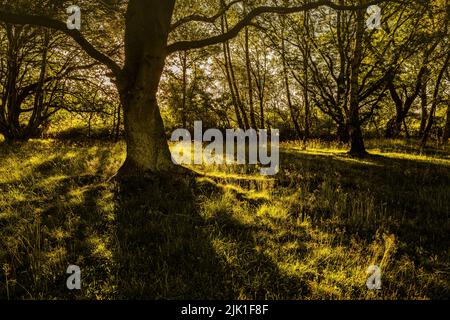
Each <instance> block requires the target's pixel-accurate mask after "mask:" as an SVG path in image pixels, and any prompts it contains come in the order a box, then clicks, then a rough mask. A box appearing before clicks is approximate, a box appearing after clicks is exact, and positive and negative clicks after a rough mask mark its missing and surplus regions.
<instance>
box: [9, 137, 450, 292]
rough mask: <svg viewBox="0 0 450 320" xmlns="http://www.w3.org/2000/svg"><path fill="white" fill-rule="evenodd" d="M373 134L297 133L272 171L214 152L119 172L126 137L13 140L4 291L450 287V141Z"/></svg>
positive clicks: (419, 289) (401, 289)
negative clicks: (218, 162) (331, 139)
mask: <svg viewBox="0 0 450 320" xmlns="http://www.w3.org/2000/svg"><path fill="white" fill-rule="evenodd" d="M368 146H369V148H370V152H371V154H372V156H370V157H367V158H365V159H362V160H359V159H354V158H351V157H349V156H347V155H346V154H345V150H346V147H345V146H342V145H338V144H330V143H328V144H325V143H322V142H319V141H312V142H310V144H309V145H308V146H307V148H306V150H304V149H303V148H302V146H301V145H300V144H296V143H284V144H283V145H282V153H281V172H280V173H279V174H278V175H277V176H275V177H274V178H262V177H261V176H260V175H259V173H258V171H257V170H256V169H255V168H227V169H225V168H222V167H214V166H211V167H205V166H201V167H192V169H194V170H196V171H197V172H199V173H201V176H200V177H198V178H197V179H196V180H195V181H191V180H186V179H181V178H176V179H173V178H169V177H158V178H154V179H150V180H147V181H127V182H123V183H121V184H119V183H116V182H108V181H109V178H110V177H112V176H113V175H114V173H115V171H116V170H117V168H118V167H119V166H120V164H121V162H122V160H123V157H124V144H123V143H118V144H112V143H106V142H92V143H89V142H83V143H78V144H76V143H68V142H61V141H57V140H35V141H31V142H29V143H26V144H19V145H15V146H6V145H0V298H2V299H128V298H135V299H154V298H157V299H161V298H165V299H433V298H448V297H449V296H450V251H449V248H450V246H449V245H450V238H449V237H448V234H449V232H450V220H449V213H450V184H449V181H450V156H449V155H450V150H449V149H448V148H439V149H438V148H435V149H433V148H431V149H429V150H428V151H427V153H426V154H420V153H419V152H418V151H416V150H417V148H415V147H414V145H413V144H412V143H406V142H404V141H391V142H383V141H369V142H368ZM69 264H76V265H79V266H80V267H81V270H82V290H81V291H74V292H71V291H69V290H67V289H66V287H65V281H66V279H67V275H66V274H65V270H66V268H67V267H68V265H69ZM373 264H378V265H379V266H380V267H381V268H382V272H383V274H382V281H383V288H382V290H380V291H370V290H368V289H367V288H366V285H365V282H366V280H367V277H368V276H367V274H366V270H367V268H368V267H369V266H370V265H373Z"/></svg>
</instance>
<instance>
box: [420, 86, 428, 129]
mask: <svg viewBox="0 0 450 320" xmlns="http://www.w3.org/2000/svg"><path fill="white" fill-rule="evenodd" d="M420 100H421V104H420V105H421V109H422V110H421V119H420V129H419V137H422V136H423V132H424V131H425V127H426V125H427V118H428V95H427V82H426V81H425V82H424V83H423V84H422V88H421V89H420Z"/></svg>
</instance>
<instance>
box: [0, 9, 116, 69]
mask: <svg viewBox="0 0 450 320" xmlns="http://www.w3.org/2000/svg"><path fill="white" fill-rule="evenodd" d="M0 21H3V22H6V23H11V24H17V25H33V26H39V27H44V28H50V29H53V30H58V31H60V32H63V33H64V34H66V35H68V36H69V37H71V38H72V39H73V40H74V41H75V42H76V43H78V44H79V45H80V46H81V48H82V49H83V50H84V51H85V52H86V53H87V54H88V55H89V56H90V57H91V58H93V59H95V60H97V61H98V62H100V63H102V64H104V65H105V66H107V67H108V68H109V69H110V70H111V72H112V73H113V74H114V75H115V76H116V77H117V76H118V75H119V74H120V72H121V68H120V66H119V65H118V64H117V63H116V62H115V61H114V60H112V59H111V58H109V57H108V56H106V55H105V54H103V53H102V52H100V51H98V50H97V49H96V48H95V47H94V46H93V45H92V44H91V43H90V42H89V41H87V40H86V38H84V37H83V35H82V34H81V32H80V31H79V30H76V29H75V30H69V29H68V28H67V25H66V24H65V23H63V22H61V21H58V20H55V19H51V18H47V17H42V16H35V15H27V14H25V15H24V14H15V13H10V12H5V11H2V10H0Z"/></svg>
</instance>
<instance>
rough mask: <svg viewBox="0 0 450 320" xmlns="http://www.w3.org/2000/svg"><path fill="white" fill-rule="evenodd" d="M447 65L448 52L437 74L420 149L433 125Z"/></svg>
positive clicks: (449, 60) (424, 144)
mask: <svg viewBox="0 0 450 320" xmlns="http://www.w3.org/2000/svg"><path fill="white" fill-rule="evenodd" d="M449 64H450V51H449V52H448V53H447V56H446V58H445V61H444V65H443V66H442V69H441V71H440V72H439V75H438V77H437V80H436V86H435V88H434V94H433V103H432V105H431V110H430V115H429V117H428V123H427V125H426V127H425V130H424V132H423V137H422V142H421V146H420V147H421V149H423V148H425V146H426V144H427V141H428V137H429V135H430V131H431V128H432V127H433V124H434V114H435V113H436V109H437V107H438V103H439V101H438V99H439V92H440V88H441V83H442V79H443V78H444V74H445V72H446V71H447V68H448V66H449Z"/></svg>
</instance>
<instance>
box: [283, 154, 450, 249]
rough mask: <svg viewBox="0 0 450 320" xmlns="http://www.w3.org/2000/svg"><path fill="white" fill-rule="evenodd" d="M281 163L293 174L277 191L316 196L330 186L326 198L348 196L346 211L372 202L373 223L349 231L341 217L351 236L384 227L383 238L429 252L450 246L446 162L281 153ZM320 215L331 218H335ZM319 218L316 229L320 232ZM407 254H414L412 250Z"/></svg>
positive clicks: (285, 176)
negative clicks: (386, 235)
mask: <svg viewBox="0 0 450 320" xmlns="http://www.w3.org/2000/svg"><path fill="white" fill-rule="evenodd" d="M281 159H282V165H281V167H282V168H284V169H285V170H287V172H294V174H293V175H289V174H282V175H281V176H280V177H279V179H277V183H278V187H286V188H295V187H296V186H297V187H299V186H302V187H303V186H306V188H307V189H308V190H307V192H309V193H310V194H317V193H320V192H321V188H323V186H324V184H328V185H327V187H326V188H328V189H329V190H331V191H330V192H341V193H340V196H344V195H345V194H347V196H349V205H350V206H351V204H352V202H353V203H356V201H360V202H364V201H363V200H364V199H366V200H368V199H373V201H374V202H373V206H374V207H373V210H372V211H373V213H374V217H373V219H367V221H366V222H365V221H363V220H364V219H363V217H360V219H359V221H360V222H361V223H359V224H356V223H355V224H354V225H353V226H352V223H351V222H350V217H344V216H342V217H339V218H340V220H341V222H343V223H344V224H347V225H348V226H349V227H354V228H353V229H354V230H353V231H354V232H355V233H359V234H360V235H366V236H369V234H372V235H373V234H374V233H375V232H376V229H377V228H380V226H381V225H382V226H383V227H384V228H385V229H384V231H385V232H393V233H396V234H397V235H398V236H399V238H400V239H401V240H403V241H404V242H405V243H409V244H414V245H417V246H423V247H424V248H427V249H429V250H432V251H441V249H442V248H443V247H445V246H448V245H450V242H449V238H448V232H450V224H449V220H448V212H450V197H449V192H448V191H449V184H448V182H449V181H450V166H449V165H448V164H446V163H445V162H439V161H438V160H439V159H437V160H436V161H428V159H427V160H422V159H419V158H411V157H407V156H406V155H405V157H404V158H403V157H395V158H394V157H390V156H383V155H371V154H369V155H367V156H366V157H364V158H361V159H359V158H352V157H350V156H348V155H347V154H343V153H334V154H330V153H320V152H317V153H309V152H302V151H297V150H288V151H285V152H283V153H282V156H281ZM311 173H313V174H311ZM336 194H337V193H336ZM335 197H338V196H335ZM315 214H317V212H315ZM320 214H328V215H330V216H331V215H333V212H328V213H327V212H325V213H323V212H322V213H319V215H320ZM320 218H321V217H319V222H318V223H317V226H320V225H321V224H322V227H323V225H324V224H323V223H321V221H322V220H323V219H320ZM324 218H325V219H328V218H330V217H328V216H325V217H324ZM371 218H372V217H371ZM346 219H347V221H346ZM350 230H351V229H350ZM365 231H367V232H365ZM411 249H412V250H415V246H411Z"/></svg>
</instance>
